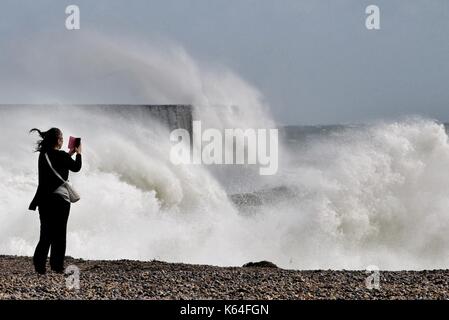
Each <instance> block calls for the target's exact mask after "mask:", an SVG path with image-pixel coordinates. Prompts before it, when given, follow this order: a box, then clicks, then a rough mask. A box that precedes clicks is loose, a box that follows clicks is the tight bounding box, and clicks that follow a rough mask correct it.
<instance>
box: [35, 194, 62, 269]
mask: <svg viewBox="0 0 449 320" xmlns="http://www.w3.org/2000/svg"><path fill="white" fill-rule="evenodd" d="M69 213H70V203H69V202H67V201H65V200H64V199H63V198H62V197H61V196H59V195H57V194H53V195H51V196H50V197H49V199H48V200H46V201H45V202H44V203H42V204H41V205H40V206H39V218H40V221H41V229H40V237H39V243H38V244H37V247H36V250H35V251H34V257H33V263H34V268H35V270H36V272H38V273H45V270H46V264H47V256H48V251H49V250H50V248H51V253H50V267H51V269H52V270H54V271H56V272H62V271H63V270H64V257H65V248H66V236H67V220H68V218H69Z"/></svg>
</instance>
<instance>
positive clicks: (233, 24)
mask: <svg viewBox="0 0 449 320" xmlns="http://www.w3.org/2000/svg"><path fill="white" fill-rule="evenodd" d="M69 4H77V5H79V6H80V9H81V26H82V27H81V29H82V30H81V31H82V33H80V34H79V35H78V36H81V37H82V36H83V35H86V34H88V33H89V32H91V31H93V32H101V33H103V34H106V35H108V36H110V37H114V35H115V34H118V33H120V34H122V35H125V36H126V35H129V36H132V37H134V36H135V37H140V38H141V39H143V41H145V39H148V41H150V36H151V37H155V36H156V37H161V38H166V39H170V40H172V41H174V42H176V43H179V44H180V45H182V46H183V47H184V48H185V49H186V50H187V52H189V53H190V54H191V55H192V56H193V57H194V58H195V59H196V60H200V61H211V62H218V63H220V64H223V65H226V66H228V67H229V68H231V69H232V70H233V71H234V72H235V73H237V74H238V75H240V76H241V77H242V78H243V79H245V80H246V81H248V82H249V83H251V84H253V85H254V86H255V87H257V88H258V89H259V90H260V91H261V92H262V93H263V95H264V96H265V98H266V101H267V102H268V104H269V105H270V106H271V109H272V112H273V114H274V115H275V118H276V120H277V121H278V122H279V123H283V124H327V123H351V122H365V121H370V120H373V119H379V118H380V119H390V118H396V117H401V116H404V115H411V114H413V115H415V114H419V115H423V116H426V117H431V118H435V119H437V120H440V121H448V120H449V90H448V84H449V59H448V57H449V1H447V0H432V1H424V0H421V1H419V0H385V1H384V0H375V1H374V0H371V1H363V0H339V1H335V0H307V1H305V0H282V1H279V0H177V1H173V0H171V1H167V0H158V1H148V0H142V1H140V0H132V1H129V0H128V1H124V0H96V1H92V0H88V1H81V0H77V1H75V0H73V1H61V0H53V1H50V0H39V1H35V0H34V1H32V0H28V1H25V0H2V1H1V3H0V6H1V7H0V83H6V82H8V81H9V82H11V81H15V82H16V83H18V84H20V83H23V82H26V79H25V78H26V74H24V73H23V72H22V73H20V72H19V71H17V72H16V69H15V64H14V63H11V61H12V60H13V58H14V57H13V56H14V50H15V45H16V44H17V43H20V46H19V45H17V50H19V49H22V50H23V49H25V50H27V47H26V43H27V42H28V41H29V42H32V40H33V39H34V37H35V35H36V34H42V33H45V32H48V34H49V37H52V36H53V35H55V34H58V33H61V34H62V33H64V32H67V31H66V30H65V29H64V21H65V14H64V9H65V7H66V6H67V5H69ZM370 4H376V5H378V6H379V7H380V10H381V30H378V31H369V30H367V29H366V28H365V17H366V14H365V8H366V6H367V5H370ZM50 35H51V36H50ZM55 39H56V41H61V39H58V38H57V37H56V38H55ZM66 41H70V40H66ZM50 43H51V42H50ZM2 52H9V53H8V54H4V55H3V57H2V56H1V54H2ZM68 63H70V61H68ZM21 77H22V78H23V79H22V78H21ZM11 79H14V80H11ZM8 90H9V91H11V90H10V89H8ZM0 92H2V91H1V89H0ZM116 94H117V93H116ZM2 95H5V92H2ZM8 102H11V101H8ZM20 102H23V101H20Z"/></svg>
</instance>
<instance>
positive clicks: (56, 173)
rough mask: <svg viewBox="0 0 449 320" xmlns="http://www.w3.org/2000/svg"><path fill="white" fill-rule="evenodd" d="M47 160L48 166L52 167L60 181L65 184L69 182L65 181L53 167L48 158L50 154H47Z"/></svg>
mask: <svg viewBox="0 0 449 320" xmlns="http://www.w3.org/2000/svg"><path fill="white" fill-rule="evenodd" d="M45 158H46V159H47V162H48V165H49V166H50V168H51V170H53V172H54V173H55V175H56V176H57V177H58V178H59V179H61V180H62V181H63V182H67V181H65V180H64V179H63V178H62V177H61V175H60V174H59V173H58V172H57V171H56V170H55V168H53V166H52V165H51V162H50V159H49V158H48V154H45Z"/></svg>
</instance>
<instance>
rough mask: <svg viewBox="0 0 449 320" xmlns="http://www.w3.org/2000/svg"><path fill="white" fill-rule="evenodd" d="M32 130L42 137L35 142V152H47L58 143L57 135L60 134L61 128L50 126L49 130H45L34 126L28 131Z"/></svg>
mask: <svg viewBox="0 0 449 320" xmlns="http://www.w3.org/2000/svg"><path fill="white" fill-rule="evenodd" d="M33 131H36V132H37V133H38V134H39V136H40V137H41V138H42V139H41V140H38V141H37V143H36V150H35V151H36V152H47V151H49V150H51V149H54V147H55V146H56V145H57V144H58V140H59V137H60V136H61V134H62V132H61V130H59V129H58V128H51V129H50V130H48V131H45V132H42V131H40V130H39V129H36V128H34V129H31V130H30V133H31V132H33Z"/></svg>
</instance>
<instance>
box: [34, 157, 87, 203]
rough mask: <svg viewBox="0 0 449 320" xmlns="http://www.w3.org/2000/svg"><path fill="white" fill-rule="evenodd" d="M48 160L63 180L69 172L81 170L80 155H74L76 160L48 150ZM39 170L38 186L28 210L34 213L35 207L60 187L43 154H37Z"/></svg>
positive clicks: (58, 180)
mask: <svg viewBox="0 0 449 320" xmlns="http://www.w3.org/2000/svg"><path fill="white" fill-rule="evenodd" d="M47 154H48V157H49V158H50V161H51V164H52V166H53V168H54V169H55V170H56V171H57V172H58V173H59V174H60V175H61V177H62V178H63V179H64V180H67V179H68V177H69V170H70V171H73V172H78V171H80V170H81V155H80V154H77V155H76V160H73V159H72V157H71V156H70V155H69V154H68V153H67V152H65V151H60V150H50V151H48V152H47ZM38 169H39V185H38V187H37V191H36V194H35V196H34V198H33V201H31V203H30V206H29V208H28V209H30V210H33V211H35V210H36V207H39V205H40V204H41V203H43V202H45V201H46V200H47V199H48V198H49V196H50V195H51V194H52V193H53V192H55V190H56V189H57V188H59V186H61V184H62V181H61V180H60V179H59V178H58V177H57V176H56V175H55V173H54V172H53V170H51V168H50V166H49V165H48V162H47V159H46V158H45V153H44V152H41V153H40V154H39V161H38Z"/></svg>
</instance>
